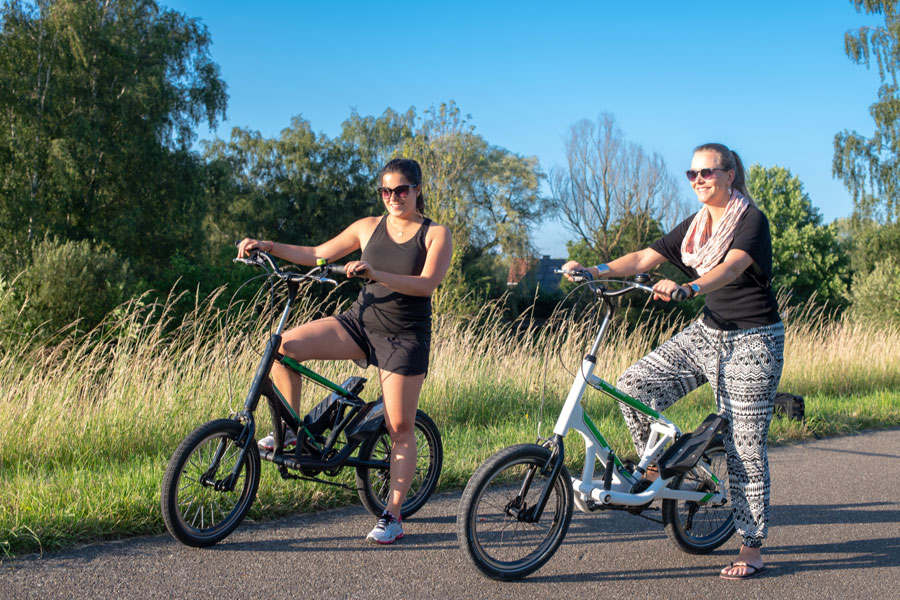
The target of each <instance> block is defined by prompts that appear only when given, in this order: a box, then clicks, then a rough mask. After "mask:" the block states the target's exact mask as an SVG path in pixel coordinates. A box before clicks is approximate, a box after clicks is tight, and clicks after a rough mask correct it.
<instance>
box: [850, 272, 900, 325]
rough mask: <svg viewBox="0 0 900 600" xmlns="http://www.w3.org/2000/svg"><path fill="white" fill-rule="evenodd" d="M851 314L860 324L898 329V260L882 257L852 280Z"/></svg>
mask: <svg viewBox="0 0 900 600" xmlns="http://www.w3.org/2000/svg"><path fill="white" fill-rule="evenodd" d="M851 315H852V316H853V318H854V319H856V320H860V321H870V322H873V323H877V324H879V325H885V326H900V260H898V259H897V258H893V257H892V258H886V259H883V260H881V261H879V262H877V263H876V264H875V268H874V269H873V270H872V271H871V272H870V273H868V274H864V275H859V274H858V275H857V276H856V277H854V281H853V307H852V308H851Z"/></svg>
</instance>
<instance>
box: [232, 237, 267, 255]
mask: <svg viewBox="0 0 900 600" xmlns="http://www.w3.org/2000/svg"><path fill="white" fill-rule="evenodd" d="M274 245H275V244H274V243H273V242H264V241H262V240H254V239H253V238H244V239H242V240H241V241H240V242H238V255H237V257H238V258H246V257H247V256H250V252H251V251H253V250H259V251H262V252H271V250H272V246H274Z"/></svg>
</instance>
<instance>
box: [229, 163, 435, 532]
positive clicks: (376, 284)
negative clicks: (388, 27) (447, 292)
mask: <svg viewBox="0 0 900 600" xmlns="http://www.w3.org/2000/svg"><path fill="white" fill-rule="evenodd" d="M379 180H380V183H381V187H379V188H378V193H379V195H380V196H381V199H382V201H383V202H384V207H385V209H386V214H385V215H384V216H382V217H367V218H364V219H360V220H358V221H356V222H355V223H353V224H352V225H350V226H349V227H347V229H345V230H344V231H342V232H341V233H340V234H338V235H337V236H336V237H334V238H333V239H331V240H328V241H327V242H325V243H324V244H321V245H319V246H293V245H287V244H280V243H276V242H272V241H262V240H255V239H252V238H246V239H244V240H242V241H241V242H240V244H239V245H238V256H239V257H241V256H244V255H246V254H247V253H248V252H249V251H250V250H256V249H258V250H263V251H265V252H268V253H269V254H272V255H274V256H277V257H279V258H282V259H284V260H288V261H290V262H293V263H297V264H301V265H310V266H311V265H315V264H316V261H317V259H319V258H324V259H326V260H328V261H329V262H332V261H335V260H337V259H340V258H342V257H344V256H346V255H348V254H350V253H351V252H354V251H356V250H359V249H362V256H361V257H360V260H358V261H350V262H348V263H347V265H346V267H347V276H348V277H364V278H365V279H366V280H367V282H366V285H365V287H364V288H363V290H362V291H361V292H360V294H359V297H358V298H357V299H356V301H355V302H354V303H353V305H352V306H351V307H350V310H348V311H347V312H346V313H344V314H341V315H337V316H336V317H326V318H324V319H317V320H315V321H310V322H309V323H305V324H303V325H301V326H299V327H296V328H294V329H292V330H290V331H288V332H286V333H285V334H284V335H283V337H282V342H281V349H280V351H281V353H282V354H284V355H285V356H290V357H291V358H293V359H294V360H297V361H304V360H312V359H319V360H335V359H350V360H354V361H356V362H357V363H358V364H360V365H361V366H363V367H366V366H368V365H374V366H377V367H378V371H379V378H380V380H381V389H382V393H383V395H384V405H385V424H386V425H387V429H388V433H389V434H390V436H391V441H392V442H393V444H392V450H391V490H390V493H389V496H388V504H387V509H386V510H385V512H384V514H382V516H381V517H380V518H379V519H378V522H377V523H376V525H375V528H374V529H373V530H372V531H371V532H370V533H369V535H368V536H367V538H366V539H368V540H369V541H372V542H376V543H380V544H390V543H391V542H393V541H395V540H397V539H399V538H401V537H403V527H402V525H401V521H400V519H401V514H400V506H401V505H402V504H403V500H404V498H405V497H406V494H407V492H408V491H409V486H410V482H411V479H412V476H413V474H414V472H415V467H416V441H415V436H414V429H413V428H414V425H415V419H416V409H417V408H418V403H419V392H420V391H421V389H422V384H423V382H424V381H425V375H426V373H427V371H428V356H429V351H430V347H431V294H432V292H433V291H434V290H435V288H436V287H437V286H438V284H440V282H441V281H442V280H443V278H444V275H446V273H447V269H448V268H450V257H451V255H452V253H453V247H452V239H451V236H450V231H449V230H448V229H447V228H446V227H444V226H442V225H437V224H436V223H433V222H432V221H431V220H430V219H428V218H426V217H425V199H424V196H423V195H422V171H421V169H420V167H419V164H418V163H417V162H416V161H414V160H410V159H394V160H391V161H389V162H388V163H387V164H386V165H385V166H384V168H383V169H382V170H381V174H380V177H379ZM272 379H273V380H274V383H275V386H276V387H277V388H278V389H279V391H281V392H282V393H283V394H284V396H285V397H286V398H289V399H290V401H291V405H292V406H293V407H294V410H295V411H299V407H300V385H301V380H300V377H299V376H298V375H296V374H295V373H293V372H292V371H289V370H288V369H285V368H284V367H282V366H281V365H280V364H278V363H275V365H274V366H273V367H272ZM270 437H271V436H270ZM259 443H260V446H263V447H266V444H269V445H272V443H273V442H272V441H271V440H270V438H264V439H263V440H261V441H260V442H259Z"/></svg>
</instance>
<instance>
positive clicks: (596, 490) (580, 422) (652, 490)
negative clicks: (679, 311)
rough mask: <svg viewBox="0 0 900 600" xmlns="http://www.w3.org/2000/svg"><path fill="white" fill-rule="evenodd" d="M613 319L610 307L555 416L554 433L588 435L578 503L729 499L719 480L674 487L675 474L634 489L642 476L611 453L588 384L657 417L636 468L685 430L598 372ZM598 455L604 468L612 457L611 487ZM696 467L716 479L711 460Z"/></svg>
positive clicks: (575, 484)
mask: <svg viewBox="0 0 900 600" xmlns="http://www.w3.org/2000/svg"><path fill="white" fill-rule="evenodd" d="M633 285H634V284H633ZM634 286H635V287H640V288H643V289H645V290H649V289H650V288H646V287H645V286H642V285H634ZM651 291H652V290H651ZM609 322H610V312H609V311H607V313H606V316H605V317H604V319H603V322H602V323H601V324H600V330H599V331H598V332H597V337H596V338H595V339H594V344H593V346H591V351H590V353H589V354H588V355H587V356H585V358H584V360H583V361H582V363H581V369H579V371H578V373H576V374H575V381H574V382H573V383H572V387H571V389H570V390H569V395H568V396H567V397H566V402H565V404H564V405H563V408H562V411H561V412H560V414H559V417H558V418H557V420H556V425H555V426H554V427H553V433H554V434H557V435H559V436H560V438H564V437H565V436H566V434H567V433H568V432H569V431H570V430H572V429H574V430H575V431H577V432H578V433H580V434H581V437H582V438H584V446H585V452H584V468H583V469H582V472H581V479H578V478H576V477H573V478H572V488H573V489H574V491H575V499H574V500H575V505H576V506H577V507H578V509H579V510H581V511H582V512H593V510H596V508H597V507H596V506H594V507H592V506H591V504H593V503H596V504H599V505H601V507H603V506H611V505H618V506H641V505H644V504H647V503H649V502H651V501H653V500H655V499H656V498H662V499H674V500H685V501H693V502H712V503H723V502H725V501H726V500H727V498H726V497H725V493H724V492H723V491H721V490H722V488H723V486H718V485H717V486H716V488H717V489H718V490H720V491H718V492H716V493H714V494H712V493H706V492H695V491H690V490H677V489H671V488H669V487H668V483H669V482H670V481H671V480H672V479H673V477H669V478H665V479H664V478H663V477H662V476H660V477H659V478H658V479H657V480H656V481H654V482H653V483H652V484H651V485H650V486H649V487H648V488H646V489H645V490H643V491H641V492H638V493H632V492H631V490H632V488H633V487H634V485H635V484H636V483H637V482H638V479H637V478H636V477H635V476H634V475H633V474H631V473H629V472H628V470H627V469H625V467H624V465H623V464H622V463H621V462H620V461H619V458H618V456H616V455H615V453H613V451H612V448H610V446H609V444H608V443H607V442H606V440H605V439H604V438H603V435H601V433H600V430H599V429H597V426H596V425H595V424H594V422H593V421H592V420H591V418H590V416H588V414H587V413H586V412H585V411H584V408H583V407H582V406H581V398H582V397H583V396H584V392H585V390H586V389H587V386H591V387H593V388H595V389H597V390H600V391H601V392H603V393H604V394H606V395H607V396H609V397H611V398H612V399H613V400H615V401H617V402H622V403H624V404H627V405H628V406H630V407H631V408H633V409H635V410H637V411H639V412H641V413H642V414H644V415H647V416H648V417H650V418H652V419H654V422H653V423H651V425H650V437H649V438H648V440H647V444H646V448H645V450H644V454H643V456H641V459H640V462H639V463H638V465H637V469H636V472H637V473H643V472H645V471H646V469H647V467H649V466H650V465H651V464H652V463H653V462H654V461H656V460H657V459H658V458H659V457H660V455H662V453H663V452H664V450H665V449H666V447H667V446H668V445H669V443H670V442H672V441H674V440H675V439H676V438H677V437H678V436H680V435H681V430H680V429H679V428H678V427H677V426H676V425H675V424H674V423H672V421H670V420H669V419H667V418H666V417H664V416H663V415H661V414H660V413H658V412H657V411H655V410H653V409H652V408H650V407H649V406H647V405H646V404H643V403H642V402H640V401H638V400H635V399H634V398H632V397H631V396H629V395H628V394H626V393H625V392H623V391H621V390H619V389H618V388H616V387H615V386H613V385H611V384H609V383H608V382H606V381H604V380H603V379H601V378H599V377H597V376H596V375H594V368H595V367H596V356H597V351H598V350H599V349H600V343H601V341H602V340H603V336H604V334H605V333H606V330H607V328H608V327H609ZM598 460H599V461H600V463H601V465H603V468H604V472H605V471H606V469H607V468H608V467H607V464H608V462H609V461H610V460H613V465H612V467H611V468H612V478H611V482H610V483H611V485H610V486H609V489H605V486H604V482H603V481H602V480H598V479H595V478H594V473H595V470H594V469H595V466H596V461H598ZM696 468H699V469H702V470H703V471H704V472H705V473H706V474H707V475H708V476H709V477H710V478H711V479H712V480H713V481H715V482H716V483H719V479H718V478H717V477H716V475H715V474H714V473H713V472H712V470H711V469H710V468H709V465H708V464H707V463H705V462H703V461H701V462H699V463H697V466H696Z"/></svg>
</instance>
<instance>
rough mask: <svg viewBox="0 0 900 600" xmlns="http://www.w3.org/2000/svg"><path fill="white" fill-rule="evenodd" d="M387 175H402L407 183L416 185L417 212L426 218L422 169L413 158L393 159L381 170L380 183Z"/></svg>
mask: <svg viewBox="0 0 900 600" xmlns="http://www.w3.org/2000/svg"><path fill="white" fill-rule="evenodd" d="M385 173H400V174H401V175H403V176H404V177H406V180H407V181H410V182H412V183H414V184H416V192H417V193H416V212H418V213H419V214H420V215H422V216H423V217H424V216H425V195H424V194H423V193H422V167H420V166H419V163H417V162H416V161H414V160H413V159H411V158H392V159H391V160H389V161H388V162H387V164H386V165H384V167H382V169H381V173H379V174H378V181H379V182H381V181H382V179H383V177H384V174H385Z"/></svg>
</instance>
